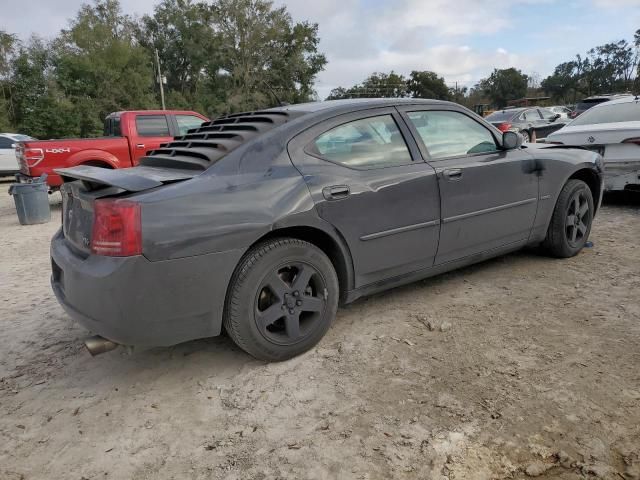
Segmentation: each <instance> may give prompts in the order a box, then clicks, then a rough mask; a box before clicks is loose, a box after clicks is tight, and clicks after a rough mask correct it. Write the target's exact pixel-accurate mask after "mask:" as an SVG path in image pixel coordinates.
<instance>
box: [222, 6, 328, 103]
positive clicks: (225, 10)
mask: <svg viewBox="0 0 640 480" xmlns="http://www.w3.org/2000/svg"><path fill="white" fill-rule="evenodd" d="M211 8H212V13H213V16H212V26H213V29H214V31H215V32H216V34H217V35H218V38H219V48H220V57H219V59H220V70H221V71H222V72H225V73H227V74H228V84H229V87H230V91H229V92H228V95H227V100H226V106H227V108H228V109H229V110H232V111H233V110H246V109H251V108H260V107H266V106H270V105H274V104H277V103H278V102H277V101H276V100H275V98H274V97H275V96H277V97H278V99H279V100H280V101H287V102H300V101H308V100H310V99H311V98H312V96H313V82H314V80H315V77H316V75H317V74H318V73H319V72H320V71H321V70H322V69H323V68H324V66H325V65H326V63H327V60H326V58H325V56H324V55H323V54H322V53H319V52H318V44H319V38H318V26H317V25H316V24H310V23H307V22H303V23H297V24H294V23H293V22H292V20H291V16H290V15H289V13H288V12H287V10H286V8H285V7H279V8H274V7H273V4H272V2H270V1H265V0H219V1H218V2H217V3H214V4H212V6H211ZM218 73H219V72H215V75H217V74H218ZM209 74H210V75H211V74H214V72H209ZM274 93H276V95H275V96H274Z"/></svg>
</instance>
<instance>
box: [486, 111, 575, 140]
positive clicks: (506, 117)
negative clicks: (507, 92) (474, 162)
mask: <svg viewBox="0 0 640 480" xmlns="http://www.w3.org/2000/svg"><path fill="white" fill-rule="evenodd" d="M486 120H487V122H489V123H491V124H492V125H493V126H495V127H496V128H497V129H498V130H500V131H501V132H507V131H513V132H518V133H519V134H520V135H522V136H523V138H524V142H525V143H529V142H530V141H531V139H533V138H536V139H538V140H539V139H543V138H546V136H547V135H549V134H550V133H552V132H555V131H556V130H560V129H561V128H562V127H564V126H565V124H566V122H567V121H568V120H567V119H566V118H565V119H563V118H562V114H560V113H555V112H553V111H552V110H551V109H547V108H540V107H530V108H508V109H505V110H500V111H497V112H494V113H492V114H491V115H489V116H488V117H486Z"/></svg>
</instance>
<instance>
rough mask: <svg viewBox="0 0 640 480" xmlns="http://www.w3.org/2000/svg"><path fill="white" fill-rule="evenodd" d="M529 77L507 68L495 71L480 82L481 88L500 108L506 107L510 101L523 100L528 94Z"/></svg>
mask: <svg viewBox="0 0 640 480" xmlns="http://www.w3.org/2000/svg"><path fill="white" fill-rule="evenodd" d="M527 85H528V77H527V76H526V75H524V74H523V73H522V72H521V71H520V70H517V69H515V68H507V69H503V70H498V69H495V70H494V71H493V73H492V74H491V75H490V76H489V78H486V79H484V80H482V81H481V82H480V87H481V88H482V90H484V92H485V94H486V95H487V96H488V97H489V99H490V100H491V102H493V103H494V104H495V105H496V106H497V107H498V108H503V107H506V106H507V104H508V102H509V101H510V100H516V99H518V98H522V97H524V96H525V95H526V94H527Z"/></svg>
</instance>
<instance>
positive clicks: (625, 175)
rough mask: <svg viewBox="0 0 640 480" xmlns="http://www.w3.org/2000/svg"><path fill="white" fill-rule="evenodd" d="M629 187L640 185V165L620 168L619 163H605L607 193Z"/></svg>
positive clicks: (605, 187)
mask: <svg viewBox="0 0 640 480" xmlns="http://www.w3.org/2000/svg"><path fill="white" fill-rule="evenodd" d="M634 168H635V169H634ZM629 185H640V163H638V164H637V165H631V166H630V165H628V164H627V165H624V167H620V166H619V164H618V163H614V164H607V163H606V161H605V168H604V189H605V190H606V191H607V192H610V191H616V190H625V189H626V188H627V187H628V186H629Z"/></svg>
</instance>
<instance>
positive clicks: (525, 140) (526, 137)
mask: <svg viewBox="0 0 640 480" xmlns="http://www.w3.org/2000/svg"><path fill="white" fill-rule="evenodd" d="M520 135H522V143H529V142H530V141H531V135H529V132H527V131H526V130H520Z"/></svg>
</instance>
